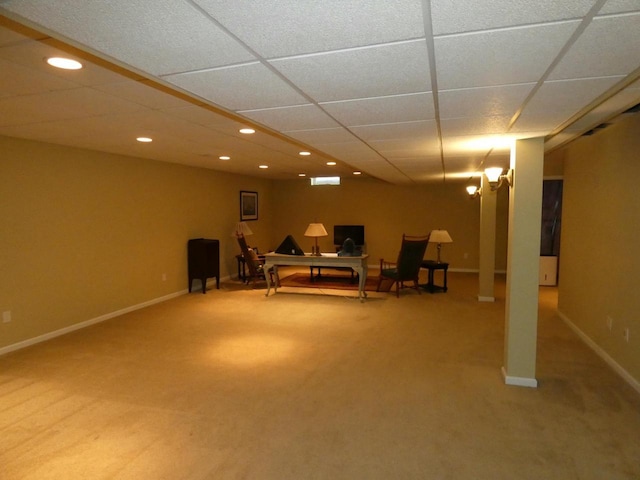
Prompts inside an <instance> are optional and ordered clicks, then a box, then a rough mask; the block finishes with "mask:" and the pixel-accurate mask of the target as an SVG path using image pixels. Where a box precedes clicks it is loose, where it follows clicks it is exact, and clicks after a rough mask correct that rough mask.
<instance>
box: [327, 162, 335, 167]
mask: <svg viewBox="0 0 640 480" xmlns="http://www.w3.org/2000/svg"><path fill="white" fill-rule="evenodd" d="M327 165H329V166H333V165H336V162H327Z"/></svg>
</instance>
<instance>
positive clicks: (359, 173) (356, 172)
mask: <svg viewBox="0 0 640 480" xmlns="http://www.w3.org/2000/svg"><path fill="white" fill-rule="evenodd" d="M353 174H354V175H362V172H358V171H355V172H353Z"/></svg>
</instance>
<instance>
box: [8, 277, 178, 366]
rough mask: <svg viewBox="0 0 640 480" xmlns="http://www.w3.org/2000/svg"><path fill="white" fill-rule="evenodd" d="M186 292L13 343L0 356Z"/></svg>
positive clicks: (176, 293) (172, 294) (155, 299)
mask: <svg viewBox="0 0 640 480" xmlns="http://www.w3.org/2000/svg"><path fill="white" fill-rule="evenodd" d="M187 292H188V290H187V289H185V290H182V291H180V292H175V293H170V294H169V295H165V296H163V297H159V298H154V299H153V300H149V301H147V302H143V303H139V304H137V305H132V306H130V307H126V308H123V309H121V310H116V311H115V312H111V313H106V314H104V315H100V316H99V317H95V318H91V319H89V320H85V321H84V322H80V323H74V324H73V325H69V326H68V327H64V328H61V329H59V330H54V331H53V332H49V333H45V334H44V335H38V336H37V337H33V338H29V339H27V340H23V341H21V342H18V343H14V344H12V345H7V346H6V347H2V348H0V355H4V354H6V353H9V352H14V351H16V350H20V349H22V348H26V347H30V346H31V345H35V344H37V343H41V342H45V341H47V340H51V339H52V338H56V337H59V336H61V335H66V334H67V333H71V332H74V331H76V330H80V329H81V328H86V327H90V326H91V325H95V324H96V323H101V322H104V321H105V320H109V319H111V318H115V317H119V316H120V315H124V314H125V313H129V312H133V311H135V310H140V309H141V308H145V307H149V306H151V305H155V304H156V303H161V302H165V301H167V300H171V299H172V298H175V297H179V296H181V295H184V294H185V293H187Z"/></svg>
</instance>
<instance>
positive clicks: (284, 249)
mask: <svg viewBox="0 0 640 480" xmlns="http://www.w3.org/2000/svg"><path fill="white" fill-rule="evenodd" d="M276 253H280V254H281V255H304V252H303V251H302V249H301V248H300V245H298V242H296V239H295V238H293V236H292V235H287V237H286V238H285V239H284V240H283V241H282V243H281V244H280V246H279V247H278V248H276Z"/></svg>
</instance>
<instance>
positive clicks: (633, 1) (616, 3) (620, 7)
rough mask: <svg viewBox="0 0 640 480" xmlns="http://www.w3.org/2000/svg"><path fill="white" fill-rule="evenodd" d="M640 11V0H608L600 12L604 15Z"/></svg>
mask: <svg viewBox="0 0 640 480" xmlns="http://www.w3.org/2000/svg"><path fill="white" fill-rule="evenodd" d="M638 11H640V4H639V3H638V0H607V3H605V4H604V6H603V7H602V9H601V10H600V11H599V12H598V14H600V15H604V14H611V13H624V12H638Z"/></svg>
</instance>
